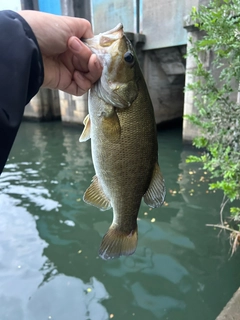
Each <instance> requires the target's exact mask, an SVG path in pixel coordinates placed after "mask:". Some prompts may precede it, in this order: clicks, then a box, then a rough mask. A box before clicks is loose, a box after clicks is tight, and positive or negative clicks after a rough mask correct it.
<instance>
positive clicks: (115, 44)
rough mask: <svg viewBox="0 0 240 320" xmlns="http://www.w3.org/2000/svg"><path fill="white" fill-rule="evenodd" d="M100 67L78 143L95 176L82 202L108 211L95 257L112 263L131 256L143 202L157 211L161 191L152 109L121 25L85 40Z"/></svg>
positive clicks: (161, 181) (132, 51) (160, 203)
mask: <svg viewBox="0 0 240 320" xmlns="http://www.w3.org/2000/svg"><path fill="white" fill-rule="evenodd" d="M84 43H85V44H86V45H87V46H88V47H89V48H90V49H91V51H92V52H93V53H95V54H96V55H97V56H98V58H99V60H100V62H101V64H102V67H103V70H102V75H101V77H100V79H99V80H98V81H97V82H96V83H95V84H94V85H93V86H92V88H91V89H90V91H89V93H88V110H89V114H88V115H87V116H86V117H85V119H84V122H83V123H84V129H83V132H82V134H81V136H80V138H79V141H80V142H84V141H87V140H88V139H91V153H92V160H93V165H94V169H95V176H94V177H93V179H92V182H91V185H90V186H89V188H88V189H87V190H86V192H85V193H84V196H83V200H84V201H85V202H86V203H87V204H90V205H93V206H95V207H97V208H99V209H100V210H108V209H110V208H112V209H113V221H112V224H111V226H110V227H109V230H108V231H107V233H106V234H105V236H104V237H103V239H102V243H101V245H100V249H99V256H100V257H101V258H102V259H104V260H108V259H114V258H118V257H120V256H123V255H125V256H128V255H131V254H133V253H134V252H135V250H136V247H137V241H138V231H137V230H138V227H137V217H138V212H139V208H140V205H141V201H142V199H143V200H144V202H145V203H146V204H147V205H148V206H150V207H152V208H156V207H159V206H161V205H162V204H163V202H164V198H165V194H166V188H165V182H164V178H163V175H162V173H161V170H160V167H159V164H158V143H157V130H156V122H155V117H154V109H153V105H152V102H151V99H150V96H149V92H148V89H147V85H146V83H145V80H144V77H143V74H142V71H141V69H140V66H139V62H138V59H137V56H136V53H135V51H134V48H133V46H132V44H131V42H130V41H129V39H128V38H127V36H126V35H125V33H124V30H123V25H122V24H121V23H120V24H118V25H117V26H116V27H115V28H113V29H111V30H109V31H107V32H104V33H100V34H98V35H95V36H94V37H93V38H89V39H84Z"/></svg>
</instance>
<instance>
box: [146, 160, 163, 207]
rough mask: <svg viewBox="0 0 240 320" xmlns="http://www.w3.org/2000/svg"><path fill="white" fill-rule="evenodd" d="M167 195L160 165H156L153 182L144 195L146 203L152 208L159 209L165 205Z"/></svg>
mask: <svg viewBox="0 0 240 320" xmlns="http://www.w3.org/2000/svg"><path fill="white" fill-rule="evenodd" d="M165 195H166V189H165V183H164V179H163V176H162V173H161V171H160V168H159V165H158V164H157V163H156V164H155V167H154V170H153V176H152V180H151V182H150V185H149V187H148V190H147V192H146V193H145V195H144V202H145V203H146V204H147V205H148V206H149V207H152V208H156V207H159V206H161V205H162V204H163V202H164V198H165Z"/></svg>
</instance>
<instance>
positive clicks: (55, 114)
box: [24, 88, 61, 121]
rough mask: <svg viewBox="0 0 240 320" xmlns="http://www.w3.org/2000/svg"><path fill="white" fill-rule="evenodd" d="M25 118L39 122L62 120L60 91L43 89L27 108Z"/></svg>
mask: <svg viewBox="0 0 240 320" xmlns="http://www.w3.org/2000/svg"><path fill="white" fill-rule="evenodd" d="M24 118H25V119H32V120H37V121H52V120H56V119H60V118H61V113H60V104H59V96H58V91H56V90H50V89H44V88H41V89H40V90H39V92H38V93H37V94H36V95H35V96H34V97H33V98H32V99H31V101H30V102H29V104H28V105H27V106H26V107H25V111H24Z"/></svg>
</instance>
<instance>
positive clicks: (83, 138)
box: [79, 114, 91, 142]
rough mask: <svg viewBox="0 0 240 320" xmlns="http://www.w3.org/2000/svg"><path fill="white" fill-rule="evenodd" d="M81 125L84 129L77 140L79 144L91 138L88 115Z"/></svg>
mask: <svg viewBox="0 0 240 320" xmlns="http://www.w3.org/2000/svg"><path fill="white" fill-rule="evenodd" d="M83 124H84V129H83V132H82V134H81V136H80V138H79V142H84V141H87V140H88V139H90V138H91V136H90V127H91V126H90V118H89V114H88V115H86V117H85V118H84V120H83Z"/></svg>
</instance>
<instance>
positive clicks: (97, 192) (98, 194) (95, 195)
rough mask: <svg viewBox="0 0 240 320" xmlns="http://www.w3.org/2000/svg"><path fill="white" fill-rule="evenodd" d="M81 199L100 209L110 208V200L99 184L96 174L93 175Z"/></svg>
mask: <svg viewBox="0 0 240 320" xmlns="http://www.w3.org/2000/svg"><path fill="white" fill-rule="evenodd" d="M83 200H84V201H85V202H86V203H88V204H91V205H93V206H95V207H97V208H99V209H101V210H108V209H110V208H111V203H110V200H109V199H108V198H107V196H106V195H105V193H104V191H103V189H102V187H101V185H100V184H99V181H98V178H97V176H94V177H93V179H92V183H91V185H90V186H89V187H88V189H87V190H86V191H85V193H84V196H83Z"/></svg>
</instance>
